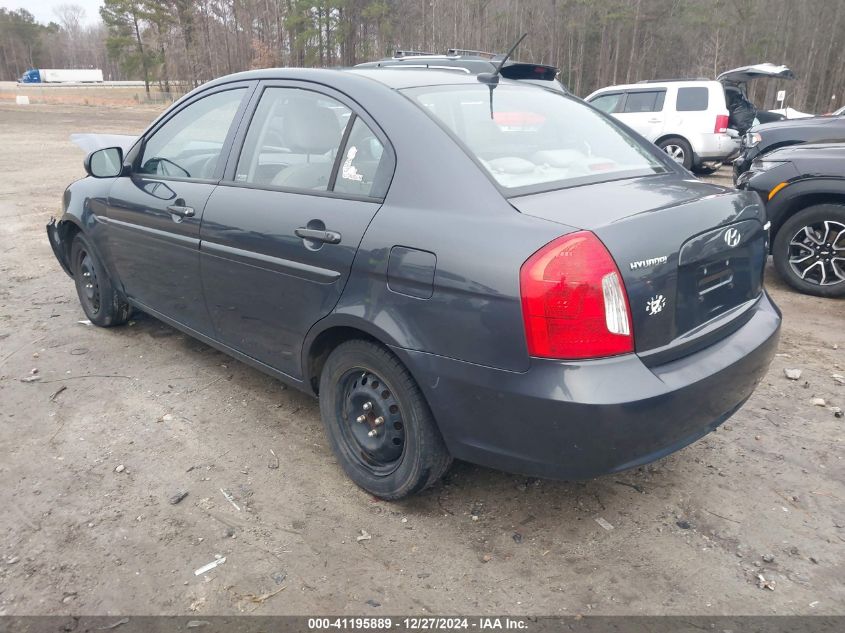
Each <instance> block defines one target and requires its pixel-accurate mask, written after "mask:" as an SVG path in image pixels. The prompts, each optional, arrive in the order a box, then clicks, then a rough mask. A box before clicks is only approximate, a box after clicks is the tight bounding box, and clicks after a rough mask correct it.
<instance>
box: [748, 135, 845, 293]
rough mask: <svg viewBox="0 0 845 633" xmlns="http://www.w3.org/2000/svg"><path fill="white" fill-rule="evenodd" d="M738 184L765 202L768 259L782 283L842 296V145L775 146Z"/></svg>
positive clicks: (844, 179) (844, 201)
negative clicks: (769, 236)
mask: <svg viewBox="0 0 845 633" xmlns="http://www.w3.org/2000/svg"><path fill="white" fill-rule="evenodd" d="M737 185H738V186H739V188H740V189H745V190H748V191H756V192H757V193H759V194H760V196H761V197H762V198H763V199H764V200H766V201H767V202H766V211H767V214H768V217H769V221H770V222H771V223H772V226H771V244H772V246H771V251H772V258H773V260H774V264H775V268H776V269H777V271H778V272H779V273H780V275H781V277H782V278H783V279H784V281H786V282H787V283H788V284H789V285H790V286H792V287H793V288H795V289H796V290H798V291H800V292H803V293H806V294H811V295H816V296H819V297H845V143H818V144H816V143H808V144H804V145H792V146H790V147H783V148H781V149H776V150H774V151H772V152H769V153H768V154H765V155H764V156H762V157H760V158H757V159H756V160H755V161H754V162H752V163H751V169H750V170H749V171H746V172H745V173H743V174H742V175H741V176H740V177H739V181H738V183H737Z"/></svg>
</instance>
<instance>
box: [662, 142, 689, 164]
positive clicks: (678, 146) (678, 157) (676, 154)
mask: <svg viewBox="0 0 845 633" xmlns="http://www.w3.org/2000/svg"><path fill="white" fill-rule="evenodd" d="M657 147H659V148H660V149H662V150H663V151H664V152H666V153H667V154H669V156H670V157H671V158H672V160H674V161H675V162H677V163H680V164H681V165H683V166H684V168H685V169H690V168H691V167H692V148H691V147H690V144H689V143H687V142H686V141H685V140H684V139H682V138H681V137H680V136H671V137H669V138H665V139H663V140H662V141H660V142H659V143H658V144H657Z"/></svg>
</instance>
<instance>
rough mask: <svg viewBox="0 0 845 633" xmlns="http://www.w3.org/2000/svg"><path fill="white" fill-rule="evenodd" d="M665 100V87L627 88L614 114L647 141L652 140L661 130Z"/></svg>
mask: <svg viewBox="0 0 845 633" xmlns="http://www.w3.org/2000/svg"><path fill="white" fill-rule="evenodd" d="M665 102H666V89H665V88H644V89H642V90H640V89H637V90H628V91H626V95H625V102H624V104H623V105H622V107H621V109H619V110H618V112H616V113H615V114H614V116H615V117H616V118H617V119H619V120H620V121H622V122H623V123H625V125H627V126H629V127H631V128H632V129H634V130H636V131H637V132H639V133H640V134H642V135H643V136H644V137H646V138H647V139H648V140H649V141H654V140H656V139H657V138H658V137H659V136H660V134H661V132H662V131H663V122H664V118H663V108H664V105H665Z"/></svg>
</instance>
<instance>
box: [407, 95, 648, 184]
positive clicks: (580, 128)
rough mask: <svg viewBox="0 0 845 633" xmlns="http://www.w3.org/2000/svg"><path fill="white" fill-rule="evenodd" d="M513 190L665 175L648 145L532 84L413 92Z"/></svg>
mask: <svg viewBox="0 0 845 633" xmlns="http://www.w3.org/2000/svg"><path fill="white" fill-rule="evenodd" d="M404 92H405V93H406V94H409V95H410V96H411V97H413V98H414V99H415V100H416V102H417V103H419V105H420V106H421V107H422V108H423V109H424V110H425V111H426V112H427V113H428V114H429V115H430V116H432V117H434V118H435V120H437V121H439V122H440V123H441V124H442V125H443V126H444V127H446V128H447V129H448V130H449V131H450V132H451V133H452V134H454V136H455V137H457V139H458V140H459V141H460V142H461V143H462V144H463V146H464V147H465V148H466V150H467V151H468V152H469V153H470V154H471V155H473V156H474V157H475V158H476V160H477V161H478V163H479V164H480V165H481V166H482V167H483V168H484V169H485V170H486V171H487V172H488V173H489V174H490V175H491V176H492V177H493V178H494V179H495V180H496V182H498V183H499V184H500V185H501V186H503V187H507V188H518V187H537V186H538V185H544V186H545V187H546V188H555V187H562V186H568V185H571V184H574V183H576V182H596V181H600V180H610V179H613V178H624V177H633V176H636V175H639V176H643V175H647V174H655V173H661V172H663V171H665V168H664V167H663V165H661V163H660V162H659V160H658V159H657V158H656V157H655V156H653V155H652V154H651V150H649V149H647V148H646V146H644V145H643V144H642V143H641V142H640V141H638V140H636V139H634V138H632V137H631V136H629V135H628V134H627V133H626V132H625V131H624V130H623V129H622V128H620V127H618V126H616V125H615V124H613V123H612V122H610V121H608V120H607V118H606V117H604V116H603V115H601V114H599V113H598V112H596V111H595V110H594V109H593V108H590V107H586V106H585V104H584V102H583V101H581V100H577V99H572V98H569V97H566V96H564V95H561V94H559V93H554V92H551V91H549V90H537V89H536V88H534V87H530V86H515V85H510V84H508V85H502V84H500V85H499V86H497V87H496V88H495V90H493V91H491V90H490V88H488V87H487V86H485V85H481V84H479V85H478V86H474V85H460V86H428V87H421V88H407V89H405V90H404Z"/></svg>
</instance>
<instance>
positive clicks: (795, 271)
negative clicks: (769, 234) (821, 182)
mask: <svg viewBox="0 0 845 633" xmlns="http://www.w3.org/2000/svg"><path fill="white" fill-rule="evenodd" d="M772 253H773V259H774V263H775V268H777V271H778V273H780V276H781V277H783V279H784V280H785V281H786V283H788V284H789V285H790V286H792V287H793V288H795V289H796V290H798V291H799V292H803V293H806V294H810V295H816V296H818V297H843V296H845V206H843V205H840V204H818V205H814V206H811V207H807V208H806V209H803V210H801V211H799V212H798V213H796V214H795V215H793V216H792V217H791V218H789V219H788V220H787V221H786V222H784V224H783V226H781V227H780V229H779V230H778V232H777V235H776V236H775V241H774V247H773V249H772Z"/></svg>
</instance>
